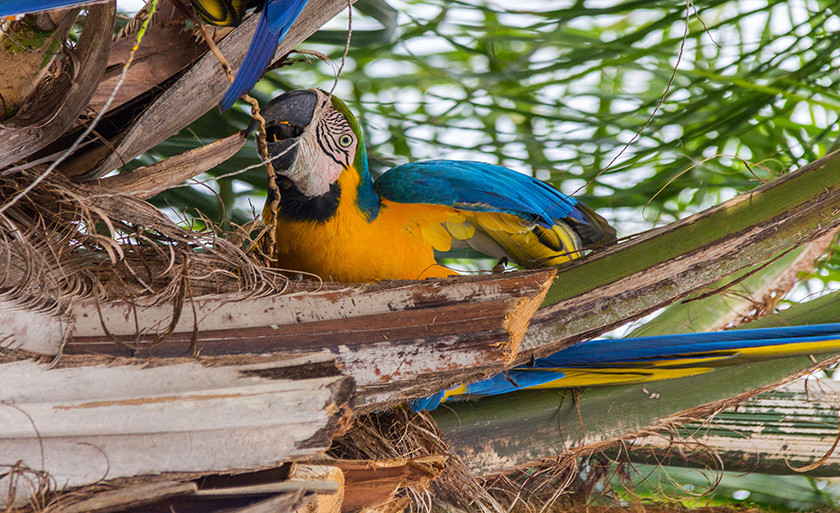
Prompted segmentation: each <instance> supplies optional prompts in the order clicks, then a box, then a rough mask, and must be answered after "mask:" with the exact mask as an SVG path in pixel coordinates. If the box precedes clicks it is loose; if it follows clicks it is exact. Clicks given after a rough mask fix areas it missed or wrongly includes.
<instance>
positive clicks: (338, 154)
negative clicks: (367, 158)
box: [315, 108, 356, 167]
mask: <svg viewBox="0 0 840 513" xmlns="http://www.w3.org/2000/svg"><path fill="white" fill-rule="evenodd" d="M343 135H350V136H351V137H353V140H355V139H356V136H355V135H354V134H353V129H352V128H351V127H350V123H348V122H347V119H345V117H344V115H342V114H341V113H340V112H338V111H337V110H335V109H332V108H330V109H328V110H327V111H326V112H325V113H324V115H323V116H321V119H319V120H318V125H317V126H316V127H315V139H316V140H317V141H318V144H319V145H320V146H321V149H322V150H324V153H326V154H327V155H328V156H329V157H330V158H331V159H333V160H334V161H335V162H336V163H337V164H339V165H342V166H348V167H349V166H350V165H351V164H352V162H353V156H352V155H350V152H349V149H348V148H343V147H342V146H341V145H340V144H339V143H338V141H339V138H340V137H341V136H343Z"/></svg>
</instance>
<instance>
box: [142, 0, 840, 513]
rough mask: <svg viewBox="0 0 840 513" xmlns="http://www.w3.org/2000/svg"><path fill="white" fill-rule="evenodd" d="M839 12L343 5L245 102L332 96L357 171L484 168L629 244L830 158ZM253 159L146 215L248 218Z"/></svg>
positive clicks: (257, 172)
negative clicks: (507, 175) (423, 162)
mask: <svg viewBox="0 0 840 513" xmlns="http://www.w3.org/2000/svg"><path fill="white" fill-rule="evenodd" d="M839 8H840V7H838V4H837V3H836V2H831V1H827V0H800V1H781V0H750V1H726V0H709V1H707V2H703V3H698V4H694V3H691V2H686V3H681V2H673V1H665V0H650V1H640V0H630V1H624V2H609V1H583V0H579V1H564V2H559V1H552V0H522V1H519V2H515V3H514V2H503V1H501V0H498V1H481V2H466V1H457V0H400V1H399V2H398V1H397V0H387V3H386V1H385V0H359V1H358V3H357V4H356V6H355V7H354V9H353V12H352V40H351V44H350V47H349V48H348V49H347V56H346V59H345V60H344V62H342V56H343V54H344V52H345V45H344V43H345V40H346V28H347V26H348V23H349V20H348V16H347V15H346V13H345V14H344V15H343V16H341V17H339V18H337V19H336V20H334V21H333V22H332V23H331V24H330V27H331V29H330V30H324V31H321V32H320V33H319V34H317V35H316V36H314V37H313V38H311V39H310V40H308V41H307V42H305V43H304V44H303V45H301V49H307V50H316V51H319V52H322V53H323V54H325V55H327V56H328V57H329V58H330V59H332V62H329V63H328V62H321V61H319V60H318V59H316V58H313V57H311V56H306V55H292V56H291V59H292V62H291V65H289V66H284V67H282V68H280V69H278V70H275V71H272V72H270V73H268V74H267V76H266V77H265V78H264V79H263V80H262V81H261V82H260V83H259V84H258V86H257V88H256V89H255V91H254V93H253V95H254V96H256V97H257V98H258V99H259V100H260V101H261V102H265V101H268V100H269V99H270V98H271V97H273V96H274V95H276V94H278V93H279V92H282V91H284V90H290V89H298V88H310V87H321V88H323V89H326V90H330V89H332V88H333V87H335V92H336V94H338V95H339V96H341V97H342V98H344V99H345V100H346V101H347V102H348V104H349V105H350V106H351V108H352V109H353V110H354V111H355V112H356V113H357V115H358V116H359V118H360V120H361V122H362V125H363V127H364V129H365V132H366V134H367V139H368V148H369V150H370V152H371V159H372V162H371V164H372V168H373V169H374V170H375V171H376V170H378V171H383V170H385V169H387V167H389V166H390V165H392V164H394V163H400V162H405V161H409V160H418V159H427V158H454V159H474V160H481V161H485V162H491V163H496V164H501V165H505V166H508V167H511V168H514V169H517V170H519V171H522V172H525V173H530V174H533V175H535V176H537V177H538V178H540V179H543V180H546V181H549V182H551V183H552V184H554V185H555V186H556V187H558V188H559V189H561V190H562V191H563V192H566V193H570V194H571V193H574V194H576V195H577V196H579V197H581V198H582V199H583V200H584V201H585V202H586V203H587V204H589V205H590V206H592V207H593V208H595V209H597V210H598V211H599V213H601V214H602V215H604V216H605V217H607V218H608V219H610V220H611V221H612V222H613V223H614V224H615V225H617V227H618V228H619V234H620V235H631V234H633V233H636V232H638V231H641V230H644V229H647V228H650V227H651V226H655V225H660V224H664V223H668V222H670V221H672V220H674V219H678V218H681V217H684V216H686V215H688V214H690V213H693V212H697V211H699V210H702V209H704V208H707V207H709V206H711V205H714V204H717V203H719V202H720V201H722V200H725V199H728V198H730V197H732V196H734V195H735V194H737V193H739V192H743V191H747V190H750V189H752V188H754V187H755V186H757V185H758V184H760V183H761V182H763V181H765V180H768V179H771V178H773V177H774V176H776V175H778V174H781V173H786V172H789V171H791V170H793V169H796V168H797V167H800V166H802V165H803V164H805V163H808V162H811V161H814V160H816V159H817V158H819V157H820V156H823V155H825V154H827V153H829V152H831V151H833V150H834V149H836V148H837V147H838V140H840V124H838V111H840V94H838V91H840V71H838V70H840V37H838V33H839V32H840V16H838V9H839ZM339 66H340V67H341V70H342V72H341V75H340V77H339V78H337V79H336V71H337V69H338V67H339ZM249 122H250V115H249V114H248V112H247V110H246V107H245V106H244V103H242V102H240V104H238V105H237V107H235V108H234V109H233V110H232V111H231V112H229V113H227V114H225V115H224V116H223V115H221V114H220V113H219V112H218V111H217V110H214V111H211V112H209V113H208V114H206V115H205V116H204V117H203V118H201V119H200V120H199V121H197V122H196V123H194V124H193V125H191V126H190V127H189V128H188V129H186V130H184V131H182V132H181V133H179V134H177V135H176V136H174V137H172V138H170V139H169V140H167V141H166V142H165V143H163V144H161V145H159V146H158V147H157V148H155V149H154V150H153V151H151V152H149V153H147V154H146V155H144V156H143V157H141V158H139V159H138V160H137V161H135V162H133V163H132V164H131V166H133V167H136V166H140V165H144V164H148V163H150V162H153V161H156V160H160V159H162V158H165V157H166V156H169V155H173V154H177V153H180V152H182V151H184V150H186V149H189V148H192V147H195V146H198V145H200V144H205V143H207V142H210V141H212V140H215V139H217V138H220V137H222V136H225V135H228V134H230V133H233V132H234V131H235V130H239V129H242V128H244V127H246V126H247V125H248V124H249ZM257 162H258V159H257V157H256V152H255V150H254V144H253V142H250V143H249V144H248V145H247V146H246V148H244V149H243V150H242V151H241V152H240V153H239V154H238V155H237V156H236V157H235V158H234V159H231V160H230V161H228V162H227V163H225V164H224V165H223V166H219V167H218V168H217V169H215V170H214V171H213V172H212V173H210V175H209V176H206V177H203V178H204V179H205V180H204V182H205V183H203V184H201V185H196V186H193V187H186V188H176V189H173V190H170V191H167V192H166V193H164V194H161V195H160V196H158V197H156V198H155V199H154V202H156V204H158V205H159V206H161V207H164V208H170V209H171V211H172V212H177V213H182V212H186V214H187V216H190V215H193V214H195V212H196V211H200V212H202V213H203V214H204V215H206V216H207V217H208V218H209V219H211V220H213V221H215V222H222V221H232V222H234V223H243V222H245V221H248V220H251V219H253V218H254V216H255V215H259V212H260V210H261V208H262V204H263V202H264V200H265V194H266V186H265V172H264V170H263V168H262V167H259V166H257V167H255V168H254V169H249V170H246V168H248V167H249V166H253V165H254V164H256V163H257ZM232 173H235V175H233V176H230V175H231V174H232ZM222 176H224V177H225V178H221V179H219V180H217V181H216V180H213V179H214V178H215V177H222ZM813 278H814V279H812V280H810V281H808V282H807V285H805V286H804V287H803V288H801V289H800V291H799V294H800V296H801V295H803V293H811V292H819V291H820V290H822V289H824V288H825V287H826V286H827V285H832V284H834V282H840V257H838V255H837V252H834V254H833V255H832V256H831V257H830V258H828V259H826V260H825V261H824V262H823V263H822V264H821V266H820V268H819V269H818V270H817V272H816V273H815V274H814V276H813ZM768 479H770V481H769V482H771V483H772V478H768ZM765 484H766V483H765ZM801 484H802V486H803V487H805V488H808V489H812V488H813V487H814V485H813V483H811V482H810V481H807V478H804V477H803V478H802V480H801ZM746 486H747V485H744V484H731V485H730V487H734V488H733V489H739V487H746ZM750 486H753V489H754V491H755V490H757V488H761V486H765V485H761V486H759V485H750ZM769 486H770V488H771V489H772V487H773V486H772V485H769ZM765 488H766V486H765ZM726 489H727V488H726V486H724V487H723V488H721V490H726ZM762 493H763V492H762ZM823 495H824V494H823ZM759 496H761V494H760V493H754V494H753V497H754V498H755V497H759ZM832 497H834V495H833V496H832ZM774 500H775V499H774ZM833 500H834V499H833V498H832V499H830V500H827V503H828V504H833V502H832V501H833ZM794 502H795V501H794ZM803 503H805V504H807V503H808V501H807V500H805V499H803V501H801V502H796V503H795V505H794V504H793V503H790V504H787V505H786V506H785V505H783V504H781V503H779V502H778V501H777V502H774V501H765V504H766V505H771V504H772V505H773V506H774V507H780V508H782V509H787V508H797V509H798V508H801V507H803V506H802V504H803ZM810 504H811V505H813V506H816V505H821V506H825V505H826V502H825V501H823V502H820V501H814V502H811V503H810Z"/></svg>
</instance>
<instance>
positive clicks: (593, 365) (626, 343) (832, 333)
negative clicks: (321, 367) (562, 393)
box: [411, 323, 840, 411]
mask: <svg viewBox="0 0 840 513" xmlns="http://www.w3.org/2000/svg"><path fill="white" fill-rule="evenodd" d="M838 351H840V323H834V324H818V325H811V326H789V327H783V328H759V329H743V330H730V331H718V332H708V333H685V334H680V335H660V336H654V337H637V338H626V339H616V340H607V339H601V340H590V341H587V342H581V343H579V344H576V345H573V346H571V347H567V348H566V349H563V350H561V351H558V352H556V353H554V354H553V355H551V356H548V357H546V358H540V359H538V360H536V361H534V362H533V363H531V364H529V365H522V366H519V367H515V368H513V369H511V370H509V371H507V372H504V373H502V374H498V375H496V376H493V377H492V378H489V379H485V380H482V381H478V382H476V383H471V384H469V385H460V386H456V387H453V388H450V389H448V390H444V391H442V392H438V393H437V394H435V395H432V396H430V397H426V398H423V399H416V400H414V401H412V402H411V407H412V409H414V410H415V411H421V410H433V409H435V408H437V407H438V406H439V405H440V404H441V403H442V402H445V401H449V400H452V399H478V398H481V397H486V396H490V395H499V394H506V393H509V392H516V391H519V390H527V389H530V390H536V389H545V388H571V387H588V386H603V385H626V384H632V383H644V382H648V381H658V380H662V379H671V378H679V377H685V376H694V375H697V374H703V373H706V372H709V371H711V370H713V369H714V368H715V367H722V366H727V365H738V364H743V363H747V362H751V361H757V360H769V359H773V358H784V357H788V356H796V355H810V354H820V353H827V352H838Z"/></svg>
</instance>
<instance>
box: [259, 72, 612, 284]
mask: <svg viewBox="0 0 840 513" xmlns="http://www.w3.org/2000/svg"><path fill="white" fill-rule="evenodd" d="M262 114H263V116H264V117H265V120H266V124H267V127H266V131H267V135H268V149H269V154H270V156H271V158H272V164H273V167H274V169H275V171H276V172H277V185H278V187H279V189H280V199H279V210H278V212H277V216H276V218H274V217H273V213H272V212H270V205H271V201H269V202H268V203H267V204H266V212H265V213H264V219H266V221H269V222H273V223H275V230H276V232H275V233H276V247H275V252H274V257H275V258H276V262H275V265H276V266H278V267H281V268H285V269H289V270H294V271H305V272H309V273H312V274H315V275H317V276H319V277H321V278H322V279H324V280H334V281H341V282H350V283H353V282H370V281H379V280H384V279H413V280H416V279H423V278H428V277H445V276H451V275H453V274H457V273H456V272H454V271H452V270H450V269H447V268H446V267H443V266H441V265H439V264H438V263H437V262H436V261H435V255H434V252H435V250H438V251H448V250H449V249H450V248H451V247H452V246H453V245H458V244H466V245H469V246H472V247H473V248H475V249H477V250H479V251H481V252H482V253H485V254H487V255H490V256H493V257H496V258H502V257H506V258H509V259H510V260H512V261H514V262H516V263H518V264H520V265H522V266H524V267H544V266H551V265H557V264H560V263H562V262H566V261H568V260H571V259H573V258H576V257H578V256H580V255H581V254H582V251H583V250H584V249H586V248H590V247H593V246H596V245H601V244H605V243H608V242H611V241H613V240H615V230H614V229H613V228H612V227H610V226H609V224H607V222H606V221H605V220H604V219H603V218H602V217H601V216H599V215H598V214H596V213H595V212H593V211H592V210H591V209H589V208H588V207H586V206H585V205H583V204H581V203H580V202H578V201H577V200H575V199H574V198H572V197H570V196H566V195H564V194H562V193H560V192H559V191H557V190H556V189H554V188H553V187H551V186H549V185H546V184H544V183H543V182H540V181H539V180H536V179H534V178H531V177H530V176H526V175H523V174H521V173H517V172H515V171H512V170H510V169H507V168H503V167H499V166H494V165H490V164H483V163H480V162H468V161H453V160H433V161H427V162H415V163H411V164H404V165H402V166H398V167H395V168H393V169H390V170H389V171H387V172H385V173H384V174H383V175H382V176H380V177H379V178H378V179H377V180H376V181H375V182H374V181H373V180H372V179H371V176H370V173H369V172H368V161H367V152H366V150H365V143H364V140H363V138H362V133H361V128H360V127H359V123H358V122H357V121H356V118H355V117H354V116H353V114H352V113H351V112H350V110H349V109H348V108H347V106H346V105H345V104H344V102H342V101H341V100H340V99H338V98H336V97H334V96H330V95H328V94H327V93H325V92H323V91H319V90H314V89H313V90H305V91H292V92H289V93H285V94H283V95H281V96H279V97H277V98H275V99H274V100H272V101H271V103H269V105H268V106H267V107H265V108H264V109H263V111H262ZM271 199H272V198H269V200H271Z"/></svg>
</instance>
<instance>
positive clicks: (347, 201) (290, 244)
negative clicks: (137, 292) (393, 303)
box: [275, 170, 458, 283]
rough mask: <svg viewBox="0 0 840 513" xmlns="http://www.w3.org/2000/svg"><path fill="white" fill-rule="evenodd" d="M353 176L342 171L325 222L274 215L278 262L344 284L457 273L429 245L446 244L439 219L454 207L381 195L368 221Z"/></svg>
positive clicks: (450, 214) (446, 217)
mask: <svg viewBox="0 0 840 513" xmlns="http://www.w3.org/2000/svg"><path fill="white" fill-rule="evenodd" d="M358 180H359V177H358V174H357V173H355V172H354V171H353V170H349V171H347V172H344V173H342V174H341V176H340V177H339V180H338V184H339V186H340V187H341V196H340V199H339V204H338V209H337V211H336V213H335V215H334V216H332V217H331V218H330V219H328V220H327V221H325V222H316V221H291V220H288V219H284V218H282V217H280V218H279V219H278V220H277V222H276V240H277V246H276V249H275V258H276V259H277V262H276V263H275V265H276V266H277V267H280V268H282V269H288V270H291V271H303V272H308V273H312V274H315V275H317V276H319V277H320V278H321V279H323V280H327V281H339V282H345V283H359V282H373V281H379V280H385V279H405V280H417V279H424V278H430V277H445V276H451V275H455V274H458V273H456V272H454V271H451V270H449V269H447V268H445V267H443V266H441V265H439V264H437V263H436V262H435V259H434V248H437V249H448V247H447V246H448V244H449V241H450V237H449V236H448V234H446V231H445V230H444V229H443V227H442V225H441V223H444V222H446V221H449V220H451V219H452V218H453V216H455V217H457V216H458V214H457V213H456V212H455V211H454V210H452V209H451V208H449V207H443V206H436V205H407V204H401V203H392V202H390V201H387V200H383V202H382V204H381V206H380V210H379V215H378V216H377V217H376V218H375V219H374V220H373V221H368V219H367V218H366V216H365V214H364V213H363V212H362V211H361V210H360V209H359V206H358V204H357V203H356V197H357V187H358ZM442 236H443V237H442ZM444 238H445V240H444ZM433 245H434V247H433Z"/></svg>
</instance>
